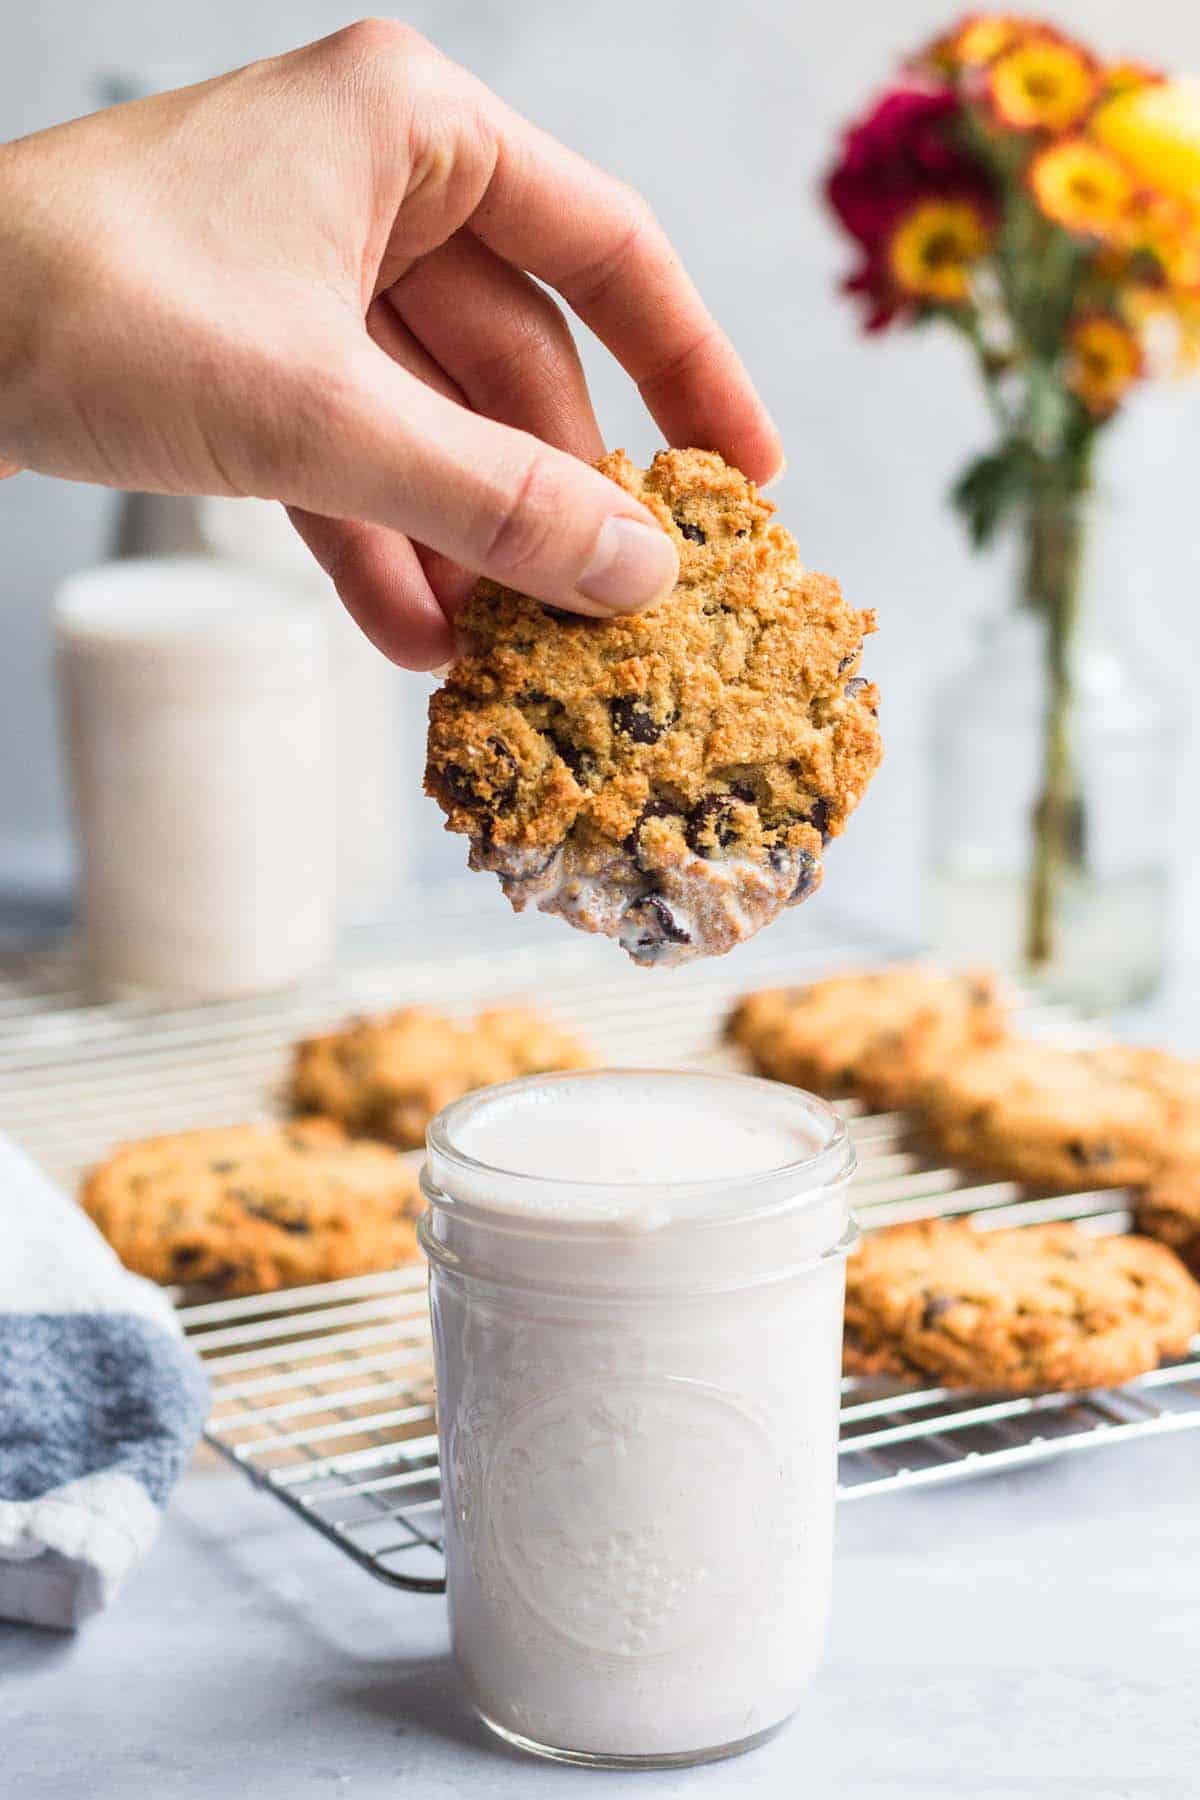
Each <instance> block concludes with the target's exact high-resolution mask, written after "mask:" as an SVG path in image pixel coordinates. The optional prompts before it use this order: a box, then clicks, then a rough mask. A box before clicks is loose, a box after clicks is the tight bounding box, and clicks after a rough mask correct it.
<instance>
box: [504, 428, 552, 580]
mask: <svg viewBox="0 0 1200 1800" xmlns="http://www.w3.org/2000/svg"><path fill="white" fill-rule="evenodd" d="M563 513H564V506H563V492H562V482H561V481H560V480H559V477H558V472H557V468H556V466H555V461H554V459H553V458H552V457H551V456H549V455H548V454H547V453H545V452H544V451H541V450H536V449H535V450H532V451H531V452H530V454H529V456H528V458H527V460H526V462H525V463H524V465H523V467H521V468H520V469H518V470H517V471H516V473H515V478H514V479H513V481H512V482H511V484H510V486H509V488H508V491H507V494H506V497H505V498H504V499H503V500H502V501H501V503H500V505H499V507H498V508H497V509H496V512H495V513H494V514H493V517H492V522H491V526H490V530H489V531H488V533H487V535H486V541H485V546H484V560H485V562H486V564H487V567H488V569H489V570H491V571H494V572H495V573H496V574H499V575H506V576H511V577H513V578H519V577H520V576H521V574H522V573H523V572H524V571H525V570H527V569H531V568H534V567H536V566H537V564H538V563H540V561H541V560H542V558H543V556H544V555H545V552H546V549H547V547H548V546H549V545H550V544H551V543H552V542H553V540H554V537H555V534H556V533H557V532H559V531H560V530H561V528H562V518H563Z"/></svg>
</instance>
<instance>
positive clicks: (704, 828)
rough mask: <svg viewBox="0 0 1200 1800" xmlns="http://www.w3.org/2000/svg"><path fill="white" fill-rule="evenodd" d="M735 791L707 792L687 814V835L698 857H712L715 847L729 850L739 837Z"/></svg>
mask: <svg viewBox="0 0 1200 1800" xmlns="http://www.w3.org/2000/svg"><path fill="white" fill-rule="evenodd" d="M733 806H734V796H733V794H731V793H730V794H705V795H704V797H703V799H701V800H697V802H696V804H695V806H693V808H692V810H691V812H690V813H689V814H688V817H687V826H686V828H685V830H684V836H685V837H686V838H687V841H688V845H689V847H690V848H691V849H692V850H694V851H695V852H696V854H697V856H712V855H713V854H714V850H716V849H719V850H727V849H728V848H729V846H730V844H732V843H733V842H734V840H735V839H736V837H737V835H738V832H737V825H736V822H735V819H734V812H733Z"/></svg>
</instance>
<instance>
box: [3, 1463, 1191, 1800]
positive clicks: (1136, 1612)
mask: <svg viewBox="0 0 1200 1800" xmlns="http://www.w3.org/2000/svg"><path fill="white" fill-rule="evenodd" d="M1198 1478H1200V1431H1198V1432H1196V1433H1195V1434H1194V1435H1193V1434H1186V1433H1185V1434H1183V1435H1181V1436H1178V1437H1174V1438H1166V1439H1158V1440H1155V1441H1152V1442H1141V1443H1136V1444H1130V1445H1127V1446H1121V1447H1112V1448H1109V1449H1105V1450H1099V1451H1094V1452H1088V1453H1086V1454H1083V1455H1079V1456H1073V1457H1066V1458H1063V1459H1062V1460H1061V1461H1059V1462H1057V1463H1051V1464H1048V1465H1043V1466H1041V1467H1035V1468H1030V1469H1025V1470H1022V1471H1018V1472H1015V1473H1012V1474H1008V1475H997V1476H990V1477H985V1478H983V1479H981V1480H978V1481H974V1482H967V1483H963V1484H960V1485H954V1486H950V1487H944V1488H942V1489H940V1490H933V1491H926V1492H924V1493H914V1494H904V1495H891V1496H880V1497H875V1498H871V1499H865V1500H861V1501H857V1502H853V1503H851V1504H848V1505H845V1506H844V1507H843V1508H842V1511H841V1516H840V1520H839V1542H838V1551H837V1580H836V1589H835V1603H834V1628H833V1635H832V1641H831V1644H830V1650H829V1656H828V1659H827V1661H826V1664H825V1668H824V1671H823V1673H822V1675H821V1677H820V1679H819V1681H818V1683H817V1685H816V1687H815V1688H814V1689H813V1690H812V1691H811V1692H810V1694H809V1696H808V1698H807V1700H806V1701H805V1702H804V1704H803V1706H802V1708H801V1711H800V1713H799V1714H798V1716H797V1717H796V1719H795V1720H794V1721H793V1722H792V1724H791V1725H790V1726H788V1727H787V1729H786V1730H785V1731H784V1732H783V1733H782V1734H781V1735H780V1736H779V1737H778V1738H776V1739H775V1740H774V1741H773V1742H772V1743H770V1744H768V1745H766V1746H765V1747H764V1748H762V1749H760V1750H757V1751H755V1752H753V1753H752V1754H751V1755H750V1756H748V1757H743V1758H737V1759H734V1760H733V1761H730V1762H726V1763H721V1764H714V1765H712V1766H710V1767H708V1768H701V1769H691V1770H682V1771H679V1772H675V1771H671V1772H656V1773H652V1774H645V1775H625V1774H612V1773H594V1772H591V1771H584V1770H577V1769H567V1768H557V1767H554V1766H552V1765H549V1764H542V1763H538V1762H535V1761H532V1760H529V1759H526V1758H523V1757H520V1756H518V1755H517V1754H516V1753H514V1752H510V1751H508V1750H507V1749H505V1748H504V1747H502V1746H501V1745H500V1744H499V1743H497V1742H495V1741H494V1740H493V1739H492V1738H491V1737H490V1736H489V1735H488V1734H487V1733H486V1732H485V1731H484V1730H483V1728H482V1727H481V1726H479V1725H477V1724H476V1723H475V1721H474V1719H473V1718H472V1717H471V1715H470V1714H469V1713H468V1711H467V1709H466V1707H465V1705H464V1703H463V1701H462V1699H461V1697H460V1694H459V1690H458V1687H457V1683H456V1681H455V1677H454V1672H453V1668H452V1666H451V1664H450V1661H449V1658H448V1654H447V1638H446V1621H445V1609H444V1604H443V1602H442V1601H441V1600H440V1599H437V1598H426V1597H424V1596H420V1595H412V1594H405V1593H402V1592H397V1591H394V1590H391V1589H389V1588H386V1587H384V1586H382V1585H381V1584H380V1583H378V1582H376V1581H375V1580H373V1579H372V1578H371V1577H370V1576H369V1575H367V1574H365V1573H363V1572H362V1571H360V1570H359V1569H357V1568H356V1567H354V1566H353V1565H352V1564H351V1563H350V1562H348V1561H347V1560H346V1559H345V1558H344V1557H342V1556H341V1555H340V1554H339V1552H338V1551H337V1550H335V1549H334V1548H333V1547H332V1546H331V1545H329V1544H327V1543H325V1542H324V1541H322V1540H321V1539H319V1538H318V1537H317V1536H316V1535H315V1534H314V1533H312V1532H311V1531H309V1530H308V1529H307V1528H306V1527H305V1526H304V1525H303V1524H302V1523H300V1522H299V1521H298V1520H296V1519H293V1518H292V1517H291V1516H290V1515H289V1514H288V1513H287V1512H286V1511H285V1510H284V1509H283V1508H282V1507H281V1506H279V1505H278V1503H277V1502H275V1501H274V1500H273V1499H271V1497H270V1496H268V1495H265V1494H261V1493H258V1492H256V1491H255V1490H254V1489H252V1488H251V1486H250V1484H249V1482H247V1481H246V1480H245V1479H244V1478H243V1477H242V1476H240V1475H239V1474H238V1473H237V1472H236V1471H234V1470H230V1469H228V1468H226V1467H225V1466H223V1465H219V1464H218V1463H217V1462H216V1460H215V1458H213V1457H212V1456H211V1455H210V1454H209V1453H203V1454H202V1455H201V1456H200V1457H199V1458H198V1459H197V1463H196V1465H195V1466H194V1468H193V1469H192V1471H191V1472H190V1473H189V1474H188V1475H187V1476H186V1478H185V1479H184V1481H183V1483H182V1484H181V1486H180V1488H179V1490H178V1492H177V1494H176V1497H175V1501H174V1503H173V1505H172V1508H171V1511H170V1513H169V1516H168V1518H167V1521H166V1524H165V1526H164V1530H163V1534H162V1537H161V1539H160V1541H159V1543H158V1545H157V1547H156V1549H155V1550H154V1552H153V1553H152V1555H151V1556H150V1558H149V1560H148V1561H147V1563H146V1564H145V1565H144V1567H143V1568H142V1569H140V1570H139V1571H138V1573H137V1575H136V1576H135V1577H134V1578H133V1579H132V1580H131V1582H130V1583H129V1585H128V1587H127V1588H126V1590H125V1593H124V1594H123V1596H122V1597H121V1599H120V1601H119V1602H118V1604H117V1605H116V1606H115V1607H114V1608H113V1610H112V1611H111V1612H110V1613H109V1614H108V1615H107V1616H105V1617H102V1618H100V1619H97V1620H93V1621H92V1623H91V1624H90V1625H88V1626H87V1627H85V1629H84V1630H83V1631H81V1632H80V1633H79V1634H78V1636H77V1637H75V1638H69V1637H60V1636H57V1635H54V1634H51V1633H43V1632H34V1631H28V1630H23V1629H20V1628H15V1627H5V1626H2V1625H0V1792H4V1793H6V1794H8V1793H11V1794H12V1795H13V1800H143V1796H144V1797H145V1800H210V1797H212V1800H234V1797H237V1796H243V1795H245V1796H249V1797H250V1800H332V1797H333V1796H342V1795H345V1796H347V1800H385V1797H386V1800H393V1797H396V1796H404V1800H426V1796H428V1797H429V1800H435V1797H436V1796H438V1795H442V1794H446V1795H454V1796H456V1797H458V1796H462V1800H542V1797H545V1800H560V1797H561V1800H566V1797H567V1796H569V1795H579V1794H582V1793H584V1792H585V1791H593V1790H598V1789H599V1788H600V1787H602V1788H603V1792H604V1794H605V1795H606V1796H607V1795H612V1796H614V1800H615V1797H616V1796H619V1795H631V1796H632V1795H639V1796H641V1795H645V1796H647V1797H650V1796H660V1795H661V1796H666V1795H671V1796H674V1795H689V1796H690V1795H693V1794H694V1795H697V1796H703V1797H704V1800H710V1797H714V1796H721V1797H722V1800H723V1797H724V1796H727V1795H745V1794H751V1793H752V1794H753V1795H754V1796H755V1800H772V1797H774V1796H779V1800H783V1797H784V1796H786V1797H787V1800H939V1797H941V1796H944V1797H945V1800H1017V1797H1018V1796H1020V1800H1029V1797H1030V1796H1034V1797H1036V1800H1043V1797H1044V1800H1195V1797H1196V1795H1197V1793H1198V1792H1200V1699H1198V1697H1197V1696H1198V1692H1200V1688H1198V1677H1197V1660H1198V1653H1200V1555H1198V1554H1197V1546H1198V1539H1200V1510H1198V1501H1197V1490H1198V1488H1200V1479H1198ZM10 1781H11V1783H12V1785H11V1786H9V1785H8V1783H9V1782H10Z"/></svg>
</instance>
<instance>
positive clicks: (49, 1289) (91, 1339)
mask: <svg viewBox="0 0 1200 1800" xmlns="http://www.w3.org/2000/svg"><path fill="white" fill-rule="evenodd" d="M205 1400H206V1384H205V1379H204V1376H203V1374H202V1372H201V1369H200V1365H199V1363H198V1362H197V1360H196V1358H195V1357H194V1356H193V1355H192V1353H191V1351H190V1350H188V1349H187V1347H186V1346H185V1345H184V1343H183V1341H182V1338H181V1336H180V1333H179V1327H178V1325H177V1323H176V1321H175V1316H174V1312H173V1309H172V1307H171V1304H170V1301H169V1300H167V1298H166V1296H165V1295H164V1294H162V1293H160V1291H159V1290H158V1289H157V1288H156V1287H154V1286H153V1285H152V1284H151V1283H150V1282H148V1281H142V1280H141V1279H140V1278H139V1277H138V1276H136V1275H131V1274H130V1273H129V1272H128V1271H127V1270H126V1269H124V1268H122V1266H121V1264H120V1263H119V1262H118V1260H117V1258H116V1256H115V1255H114V1254H113V1252H112V1250H110V1248H109V1246H108V1245H107V1244H106V1243H105V1242H104V1239H103V1238H102V1237H101V1236H100V1234H99V1232H98V1231H97V1230H96V1229H95V1227H94V1226H93V1225H92V1223H91V1221H90V1220H89V1219H88V1218H87V1217H86V1215H85V1214H84V1213H83V1212H81V1211H80V1209H79V1208H78V1207H77V1206H76V1205H75V1204H74V1203H73V1202H72V1201H71V1200H69V1199H67V1197H66V1196H65V1195H64V1194H62V1193H60V1192H59V1190H58V1189H57V1188H56V1187H55V1186H54V1184H53V1183H52V1182H51V1181H49V1180H48V1179H47V1177H46V1176H45V1175H43V1174H42V1172H41V1170H40V1169H38V1168H37V1167H36V1166H35V1165H34V1164H33V1163H32V1162H30V1161H29V1159H28V1157H26V1156H25V1155H23V1154H22V1152H21V1151H19V1150H18V1149H16V1147H15V1146H14V1145H13V1144H11V1143H9V1142H8V1141H7V1139H5V1138H3V1137H0V1618H4V1619H19V1620H22V1621H25V1622H28V1623H30V1624H34V1625H50V1626H57V1627H59V1628H62V1629H69V1628H71V1627H72V1626H75V1625H78V1624H79V1623H80V1622H81V1620H83V1619H86V1618H87V1617H88V1616H89V1614H91V1613H94V1612H98V1611H99V1610H100V1608H101V1607H103V1606H106V1605H107V1604H108V1602H109V1601H110V1600H111V1599H112V1597H113V1595H114V1594H115V1593H116V1591H117V1589H118V1588H119V1587H120V1585H121V1582H122V1580H123V1579H124V1577H125V1575H126V1574H127V1573H128V1571H129V1570H130V1569H131V1568H132V1567H133V1565H134V1564H135V1563H136V1562H138V1561H139V1560H140V1558H141V1557H142V1556H144V1555H145V1553H146V1551H147V1549H148V1548H149V1546H150V1544H151V1543H152V1542H153V1540H154V1536H155V1533H156V1531H157V1529H158V1520H159V1511H160V1509H161V1507H162V1506H163V1505H164V1504H165V1502H166V1499H167V1496H168V1494H169V1493H170V1491H171V1488H172V1487H173V1486H174V1484H175V1479H176V1477H177V1476H178V1474H179V1471H180V1469H181V1468H182V1466H183V1464H184V1462H185V1461H186V1459H187V1457H188V1455H189V1453H190V1452H191V1449H192V1446H193V1445H194V1444H195V1442H196V1439H197V1437H198V1436H199V1433H200V1428H201V1426H202V1424H203V1422H204V1411H205Z"/></svg>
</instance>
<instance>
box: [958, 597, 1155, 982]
mask: <svg viewBox="0 0 1200 1800" xmlns="http://www.w3.org/2000/svg"><path fill="white" fill-rule="evenodd" d="M1083 586H1084V589H1085V590H1086V573H1085V579H1084V582H1083ZM1056 658H1057V659H1058V660H1059V668H1058V670H1057V672H1056V670H1055V666H1054V664H1055V659H1056ZM1064 683H1065V692H1064V688H1063V686H1061V685H1060V686H1059V691H1058V693H1057V696H1056V693H1055V689H1056V684H1064ZM933 719H934V727H933V733H932V742H931V752H932V794H931V801H932V808H931V811H932V839H933V841H932V846H931V848H932V870H933V879H932V889H933V892H932V902H933V904H932V918H931V926H932V935H933V939H934V942H935V943H936V945H937V947H938V949H939V950H940V951H941V952H942V953H943V954H944V955H946V956H947V957H948V958H952V959H954V960H955V961H958V962H963V961H967V962H969V961H972V960H974V961H982V962H989V963H992V964H997V965H999V966H1000V967H1002V968H1006V969H1008V970H1010V971H1012V972H1015V973H1017V974H1019V975H1021V976H1024V977H1032V978H1033V979H1035V980H1036V981H1038V982H1039V983H1040V984H1041V985H1042V986H1043V987H1044V988H1045V989H1046V990H1048V991H1049V992H1050V993H1051V994H1052V995H1054V996H1055V997H1058V998H1062V999H1067V1000H1070V1001H1073V1002H1075V1003H1077V1004H1079V1005H1081V1006H1083V1007H1084V1008H1086V1009H1088V1010H1102V1009H1108V1008H1112V1007H1115V1006H1120V1005H1123V1004H1128V1003H1130V1002H1132V1001H1134V1000H1137V999H1141V998H1144V997H1145V996H1146V995H1148V994H1149V993H1151V992H1153V990H1154V988H1155V987H1156V986H1157V984H1158V982H1159V979H1160V977H1161V974H1162V970H1163V962H1164V939H1165V928H1166V902H1167V881H1168V860H1169V849H1170V842H1171V824H1172V802H1173V781H1174V769H1175V756H1174V746H1175V741H1176V737H1177V730H1178V718H1177V713H1176V708H1175V704H1174V703H1173V701H1172V699H1171V697H1170V695H1169V694H1164V691H1163V689H1162V686H1161V684H1160V683H1159V682H1158V681H1157V680H1156V681H1154V682H1153V683H1151V682H1150V681H1149V680H1146V679H1143V678H1142V677H1141V676H1140V675H1139V673H1138V671H1137V670H1136V668H1135V667H1134V666H1133V665H1132V664H1131V663H1130V661H1129V660H1128V659H1127V658H1126V657H1125V656H1124V655H1121V654H1118V653H1117V651H1116V650H1115V649H1114V648H1113V647H1112V646H1110V645H1108V644H1106V643H1105V642H1104V641H1103V640H1102V639H1101V638H1099V637H1098V636H1097V635H1096V634H1095V633H1094V632H1093V631H1091V630H1090V629H1089V628H1088V624H1087V614H1086V608H1084V609H1083V617H1082V622H1080V621H1079V620H1078V618H1076V619H1074V620H1072V621H1071V622H1070V624H1069V626H1068V628H1067V630H1066V632H1065V634H1062V633H1060V641H1059V642H1058V643H1057V644H1055V643H1054V642H1053V633H1052V631H1051V630H1050V629H1049V628H1048V624H1047V620H1046V617H1045V616H1044V613H1043V612H1041V611H1039V610H1036V609H1034V608H1033V607H1031V606H1029V605H1024V606H1021V607H1019V608H1016V609H1014V610H1012V611H1010V612H1007V613H1005V614H1003V615H1001V616H999V617H994V618H991V619H989V620H987V621H986V623H985V624H984V626H983V627H982V630H981V632H980V634H979V638H978V642H977V645H976V648H975V652H974V655H973V656H972V657H971V659H970V662H969V664H968V666H967V667H966V668H964V669H962V670H961V671H959V672H958V673H957V674H956V675H954V676H953V677H952V678H951V679H950V680H949V681H948V682H947V683H946V684H945V685H944V686H943V688H942V689H941V691H940V693H939V694H938V696H937V699H936V703H935V706H934V711H933ZM1048 774H1049V778H1050V779H1049V783H1048V781H1047V776H1048ZM1048 787H1049V793H1050V797H1049V800H1048V798H1047V790H1048ZM1048 806H1049V807H1051V808H1055V809H1057V817H1055V818H1052V819H1051V820H1050V822H1049V824H1050V829H1048V828H1047V808H1048Z"/></svg>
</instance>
